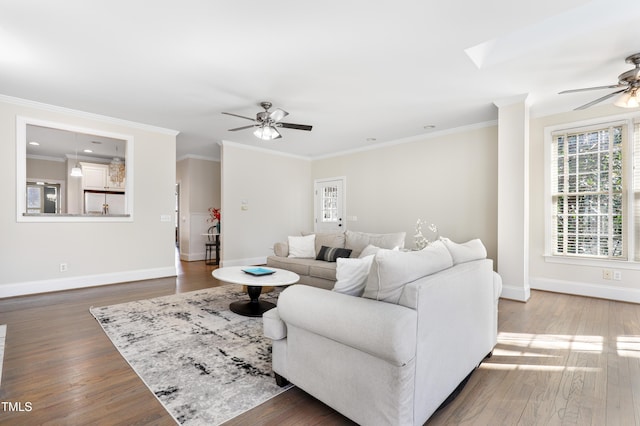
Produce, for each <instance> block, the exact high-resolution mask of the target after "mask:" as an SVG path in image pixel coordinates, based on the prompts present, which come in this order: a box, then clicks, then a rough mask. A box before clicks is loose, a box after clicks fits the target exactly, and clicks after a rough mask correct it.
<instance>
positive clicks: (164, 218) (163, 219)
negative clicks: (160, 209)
mask: <svg viewBox="0 0 640 426" xmlns="http://www.w3.org/2000/svg"><path fill="white" fill-rule="evenodd" d="M160 222H171V215H170V214H162V215H160Z"/></svg>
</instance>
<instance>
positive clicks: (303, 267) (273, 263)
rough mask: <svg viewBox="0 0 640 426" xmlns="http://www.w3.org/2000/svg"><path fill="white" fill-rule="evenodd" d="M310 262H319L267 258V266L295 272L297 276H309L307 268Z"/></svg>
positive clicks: (287, 258) (292, 258)
mask: <svg viewBox="0 0 640 426" xmlns="http://www.w3.org/2000/svg"><path fill="white" fill-rule="evenodd" d="M312 262H319V261H318V260H312V259H298V258H295V257H278V256H269V257H267V266H270V267H272V268H280V269H286V270H287V271H291V272H295V273H296V274H298V275H309V266H310V264H311V263H312ZM323 263H325V262H323Z"/></svg>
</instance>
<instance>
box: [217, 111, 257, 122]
mask: <svg viewBox="0 0 640 426" xmlns="http://www.w3.org/2000/svg"><path fill="white" fill-rule="evenodd" d="M223 114H226V115H232V116H234V117H240V118H244V119H245V120H251V121H256V119H255V118H249V117H245V116H244V115H238V114H233V113H230V112H223Z"/></svg>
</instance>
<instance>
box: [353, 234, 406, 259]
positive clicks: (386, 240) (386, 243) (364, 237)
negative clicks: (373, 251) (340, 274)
mask: <svg viewBox="0 0 640 426" xmlns="http://www.w3.org/2000/svg"><path fill="white" fill-rule="evenodd" d="M405 236H406V232H395V233H392V234H371V233H368V232H355V231H349V230H347V231H346V232H345V239H346V240H345V245H344V247H345V248H348V249H351V257H358V256H360V252H361V251H362V250H363V249H364V248H365V247H367V246H368V245H369V244H372V245H374V246H377V247H380V248H385V249H394V248H395V249H401V248H403V247H404V238H405Z"/></svg>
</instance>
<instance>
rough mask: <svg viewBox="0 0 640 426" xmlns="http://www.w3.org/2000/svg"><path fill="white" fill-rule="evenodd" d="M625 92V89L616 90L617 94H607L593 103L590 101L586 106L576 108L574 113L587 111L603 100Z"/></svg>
mask: <svg viewBox="0 0 640 426" xmlns="http://www.w3.org/2000/svg"><path fill="white" fill-rule="evenodd" d="M625 90H627V89H622V90H618V91H617V92H613V93H609V94H608V95H605V96H603V97H601V98H598V99H596V100H595V101H591V102H589V103H588V104H584V105H581V106H579V107H578V108H576V109H575V111H578V110H581V109H587V108H589V107H590V106H593V105H595V104H598V103H600V102H602V101H605V100H607V99H609V98H611V97H613V96H615V95H617V94H618V93H622V92H624V91H625Z"/></svg>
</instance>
